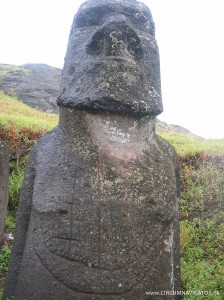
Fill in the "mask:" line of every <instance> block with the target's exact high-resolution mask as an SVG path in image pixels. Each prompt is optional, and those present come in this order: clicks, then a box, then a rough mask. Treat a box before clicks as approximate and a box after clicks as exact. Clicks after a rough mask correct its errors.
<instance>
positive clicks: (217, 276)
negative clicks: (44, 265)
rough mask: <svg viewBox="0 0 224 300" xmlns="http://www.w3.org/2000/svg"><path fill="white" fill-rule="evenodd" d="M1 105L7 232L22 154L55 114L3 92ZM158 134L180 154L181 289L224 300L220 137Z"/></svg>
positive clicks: (2, 257) (2, 258)
mask: <svg viewBox="0 0 224 300" xmlns="http://www.w3.org/2000/svg"><path fill="white" fill-rule="evenodd" d="M0 104H1V108H2V113H1V114H0V137H1V138H2V139H3V140H4V141H5V142H6V143H7V145H8V147H9V149H10V174H11V175H10V193H9V194H10V199H9V215H8V218H7V222H6V227H7V228H8V229H9V230H10V231H12V230H13V229H14V217H15V211H16V208H17V206H18V195H19V191H20V188H21V182H22V179H23V169H24V166H25V164H26V159H27V155H28V153H29V151H30V148H31V147H32V145H33V144H34V143H35V141H36V139H38V138H39V137H40V136H41V135H43V134H44V133H45V132H46V131H47V130H50V129H51V128H53V127H54V126H55V125H56V124H57V119H58V117H57V116H56V115H50V114H46V113H42V112H39V111H37V110H34V109H32V108H29V107H27V106H26V105H24V104H22V103H21V102H18V101H17V100H16V99H13V98H11V97H8V96H5V95H4V94H3V93H0ZM159 134H160V135H161V136H162V137H163V138H165V139H166V140H168V141H169V142H170V143H171V144H172V145H173V146H174V147H175V149H176V151H177V153H178V156H179V159H180V166H181V268H182V288H183V290H185V291H196V292H199V291H210V292H215V291H218V292H219V293H217V294H216V295H206V296H201V297H200V299H215V300H221V299H224V243H223V241H224V222H223V220H224V211H223V205H224V204H223V194H224V193H223V186H224V174H223V173H224V172H223V165H224V140H204V139H202V138H200V137H197V136H194V135H192V134H181V133H178V132H176V131H174V130H173V129H172V127H170V128H169V127H168V128H166V129H164V130H163V129H162V131H160V132H159ZM10 250H11V249H10V248H9V247H8V246H4V247H2V248H1V250H0V270H1V269H4V270H5V269H7V265H8V258H9V255H10ZM195 298H196V297H195V295H193V296H191V295H188V296H185V297H184V299H185V300H192V299H195ZM0 299H1V296H0Z"/></svg>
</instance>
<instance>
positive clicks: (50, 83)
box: [0, 64, 61, 113]
mask: <svg viewBox="0 0 224 300" xmlns="http://www.w3.org/2000/svg"><path fill="white" fill-rule="evenodd" d="M60 82H61V69H58V68H54V67H51V66H48V65H45V64H25V65H22V66H14V65H6V64H0V90H2V91H4V92H5V93H6V94H8V95H14V96H16V97H17V98H18V99H20V100H21V101H22V102H24V103H26V104H27V105H29V106H31V107H33V108H37V109H40V110H42V111H45V112H48V113H57V111H58V108H57V104H56V97H57V93H58V89H59V84H60Z"/></svg>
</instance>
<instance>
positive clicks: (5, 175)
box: [0, 139, 9, 245]
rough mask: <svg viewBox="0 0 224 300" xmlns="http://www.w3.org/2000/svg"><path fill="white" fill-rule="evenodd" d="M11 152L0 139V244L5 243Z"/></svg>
mask: <svg viewBox="0 0 224 300" xmlns="http://www.w3.org/2000/svg"><path fill="white" fill-rule="evenodd" d="M8 184H9V154H8V150H7V148H6V145H5V144H4V143H3V141H2V140H1V139H0V245H2V244H3V235H4V229H5V220H6V214H7V206H8Z"/></svg>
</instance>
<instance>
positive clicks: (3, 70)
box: [0, 64, 31, 76]
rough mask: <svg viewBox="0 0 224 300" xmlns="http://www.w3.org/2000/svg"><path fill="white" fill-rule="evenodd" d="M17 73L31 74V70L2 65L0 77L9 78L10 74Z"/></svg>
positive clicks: (0, 66)
mask: <svg viewBox="0 0 224 300" xmlns="http://www.w3.org/2000/svg"><path fill="white" fill-rule="evenodd" d="M16 72H20V73H27V74H29V73H31V71H30V70H28V69H25V68H20V67H18V66H14V65H5V64H0V76H7V75H9V74H12V73H16Z"/></svg>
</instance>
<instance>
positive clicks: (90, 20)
mask: <svg viewBox="0 0 224 300" xmlns="http://www.w3.org/2000/svg"><path fill="white" fill-rule="evenodd" d="M96 25H99V15H96V14H94V13H88V14H87V13H80V14H79V15H78V16H77V18H76V19H75V26H76V27H85V26H96Z"/></svg>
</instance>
